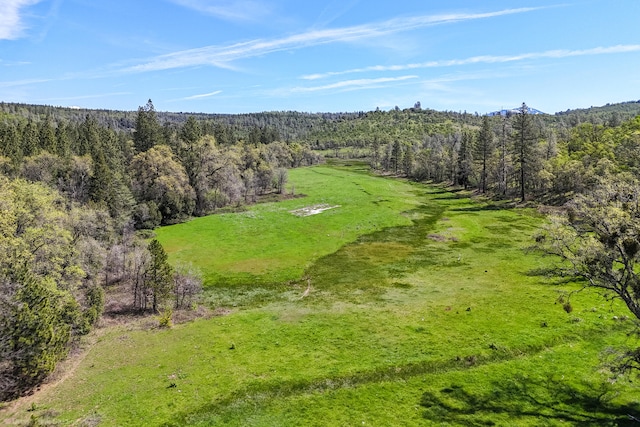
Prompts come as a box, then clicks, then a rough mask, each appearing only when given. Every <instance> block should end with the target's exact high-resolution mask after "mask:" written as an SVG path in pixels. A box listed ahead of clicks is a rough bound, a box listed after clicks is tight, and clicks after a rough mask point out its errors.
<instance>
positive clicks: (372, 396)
mask: <svg viewBox="0 0 640 427" xmlns="http://www.w3.org/2000/svg"><path fill="white" fill-rule="evenodd" d="M363 168H364V167H363V166H362V165H360V166H359V168H350V169H346V168H337V169H331V168H328V167H319V168H310V169H303V170H296V171H293V172H292V180H294V181H295V182H296V186H297V187H302V188H304V191H305V193H306V194H308V198H309V199H310V200H313V201H314V203H318V200H322V199H323V198H324V199H325V201H326V203H328V204H335V205H338V204H340V205H341V206H342V207H343V208H335V209H332V210H328V211H325V212H323V213H321V214H318V215H314V216H309V217H294V216H293V215H290V214H289V213H288V211H289V210H292V209H293V208H294V205H293V204H294V203H299V202H301V201H302V200H303V199H298V200H292V201H291V200H290V201H287V202H284V203H287V204H288V205H285V206H281V205H260V206H254V207H252V208H250V209H249V210H247V211H245V212H241V213H237V214H224V215H217V216H214V217H212V218H216V221H222V219H224V221H228V222H215V221H214V222H208V223H206V226H205V223H204V220H206V219H208V218H202V219H199V220H197V221H202V222H201V223H200V227H201V228H199V230H198V231H197V232H196V231H195V230H194V231H193V232H191V233H189V232H187V231H186V230H187V228H182V227H184V226H185V225H186V224H182V225H179V226H171V227H166V228H161V229H159V230H158V233H159V235H161V236H162V241H163V242H166V247H167V249H168V250H169V252H170V254H171V255H170V256H171V257H172V259H173V260H177V259H178V258H180V255H181V254H183V251H178V249H185V248H186V246H187V243H188V242H191V243H195V242H196V240H195V239H194V238H193V237H194V236H196V235H199V236H200V238H199V239H198V240H197V241H205V240H206V241H208V242H209V243H208V244H209V246H211V247H215V246H221V247H223V249H226V248H228V247H232V245H231V243H229V242H227V239H229V240H232V239H235V241H236V245H241V246H242V249H243V251H237V252H234V253H233V255H232V257H231V259H232V260H233V265H227V267H216V269H217V271H220V272H221V280H220V282H218V283H217V284H216V285H215V286H212V285H213V284H212V282H211V281H210V282H208V284H209V289H208V290H207V291H206V292H207V294H208V295H209V297H210V298H211V300H212V301H215V308H216V309H217V310H216V312H217V313H219V314H220V316H216V317H213V318H210V319H201V320H198V321H195V322H192V323H189V324H183V325H176V326H174V327H173V328H171V329H166V330H151V331H149V330H136V329H133V330H132V328H130V327H117V328H113V329H110V330H106V331H105V334H104V335H102V336H101V340H100V341H99V342H97V343H96V344H95V345H94V346H92V348H91V351H90V352H88V353H87V354H86V357H85V359H84V360H82V362H81V363H80V364H79V366H78V368H77V370H76V371H75V373H74V374H73V375H72V376H71V377H70V378H68V379H67V380H66V381H65V382H63V383H61V384H59V385H58V386H57V387H56V388H55V389H54V390H52V392H51V393H49V394H46V395H42V396H38V398H37V400H36V401H37V403H38V406H39V407H40V406H41V407H47V408H51V409H52V410H57V411H60V412H59V418H58V420H59V422H60V423H63V424H64V423H73V422H76V421H77V420H79V419H84V418H85V417H87V416H89V415H90V414H92V413H94V412H95V411H96V410H98V411H100V414H101V420H102V423H103V424H105V425H107V426H110V425H114V426H115V425H127V424H136V423H139V420H141V419H144V420H145V422H146V423H149V424H158V425H232V426H233V425H238V426H239V425H248V424H250V425H362V422H363V421H364V422H365V424H366V425H403V426H404V425H416V426H417V425H440V424H447V423H448V424H453V425H463V424H465V425H466V424H470V425H473V424H474V423H476V424H478V423H484V424H490V423H494V424H497V425H514V424H517V425H531V426H533V425H541V424H545V423H547V424H554V423H555V424H562V423H563V422H569V423H575V424H579V423H581V422H589V420H593V422H594V423H596V424H600V425H606V423H607V422H609V421H607V420H612V421H611V422H609V423H610V424H611V425H615V423H616V422H622V421H621V420H623V418H624V417H626V414H628V413H631V414H633V413H634V409H633V408H634V407H635V403H634V402H635V401H636V400H637V398H638V391H637V390H636V389H635V388H634V385H633V384H629V383H627V382H626V381H619V382H612V383H609V382H607V380H609V377H608V376H607V375H606V374H604V373H601V372H597V371H595V370H594V367H595V366H597V364H598V353H599V352H600V351H601V350H602V349H604V348H606V347H607V346H615V345H619V344H621V343H623V342H625V341H627V340H628V339H629V338H628V336H627V333H628V332H629V331H630V330H631V329H632V327H633V325H632V324H631V322H622V321H620V320H612V317H613V316H614V315H616V316H618V315H619V314H621V313H623V312H624V307H621V306H620V305H618V304H613V305H612V304H611V303H609V302H605V301H603V300H601V299H599V298H598V297H597V296H593V295H589V294H587V293H580V294H576V295H575V296H574V297H572V305H573V312H572V313H571V314H570V315H568V314H567V313H565V312H564V311H563V310H562V308H561V307H560V306H559V305H554V304H553V302H554V301H555V300H556V298H557V294H558V291H559V290H572V289H576V286H575V285H574V284H571V283H566V282H560V281H556V280H555V279H552V278H549V277H546V276H544V275H543V273H542V272H544V271H546V269H547V268H549V267H552V264H550V263H549V261H551V260H550V259H544V258H540V257H539V256H537V255H536V254H531V253H526V252H525V251H523V250H522V249H523V248H524V247H525V246H527V245H529V244H530V241H531V237H532V234H533V233H534V232H535V230H536V229H537V227H538V226H539V225H540V224H541V222H542V219H541V218H540V216H539V215H537V214H536V213H535V212H532V211H529V210H523V209H513V208H510V207H511V205H510V204H508V203H503V204H500V203H478V202H474V201H472V200H470V199H469V198H468V197H467V196H468V194H467V193H465V192H449V191H446V190H445V189H443V188H438V187H426V186H422V185H419V184H409V183H406V182H400V181H395V180H386V179H382V178H375V177H371V176H368V175H366V174H365V173H363ZM323 182H326V183H328V184H327V185H326V186H325V187H328V188H325V187H323V186H321V185H318V183H323ZM330 194H333V195H334V197H335V198H330ZM295 207H300V206H295ZM376 215H377V216H376ZM296 222H297V223H299V224H302V225H301V226H300V227H299V228H294V227H295V224H296ZM369 222H372V223H373V224H377V227H373V224H369ZM269 224H272V225H273V231H271V230H270V229H269V228H268V227H269ZM223 225H224V226H223ZM323 225H326V228H325V229H324V230H318V231H317V234H316V232H315V230H316V229H318V228H321V227H322V226H323ZM347 225H351V226H352V227H353V228H350V227H347ZM358 227H359V228H358ZM179 228H182V231H184V232H185V233H184V234H182V233H175V234H173V233H172V232H171V231H172V230H176V229H179ZM256 230H259V231H260V233H258V232H256ZM276 230H277V231H276ZM342 230H344V232H345V235H344V237H342V236H341V231H342ZM165 231H166V234H163V233H164V232H165ZM226 232H228V233H229V234H228V235H225V233H226ZM278 233H280V235H282V236H281V237H278ZM263 234H264V235H265V236H264V240H262V235H263ZM327 234H330V236H327ZM278 239H280V240H278ZM309 241H311V243H312V244H315V245H317V246H318V249H317V250H316V252H317V254H314V252H313V251H312V250H309V249H308V248H307V246H308V244H309V243H308V242H309ZM212 242H213V243H212ZM263 245H264V246H263ZM320 245H326V246H324V247H323V248H321V247H320ZM254 247H255V250H254V249H253V248H254ZM265 247H268V248H270V250H271V251H272V253H274V254H276V255H277V258H276V257H272V258H271V259H269V260H268V261H267V262H266V263H265V262H263V260H262V259H261V258H260V256H261V254H264V253H265V250H264V249H263V248H265ZM172 248H173V249H172ZM242 252H243V253H242ZM298 252H302V253H303V254H304V256H299V255H297V253H298ZM220 253H222V254H224V251H220ZM191 256H194V257H195V255H194V252H192V253H191ZM291 257H296V258H295V259H287V258H291ZM281 259H285V260H286V262H290V263H291V264H290V265H306V266H307V267H306V268H305V269H304V271H300V270H296V271H295V272H291V271H290V272H289V274H288V275H278V276H276V274H271V273H269V271H268V270H269V269H270V268H271V269H280V268H282V266H283V264H282V263H281V261H280V260H281ZM194 261H195V260H194ZM243 265H244V266H256V265H266V266H267V267H266V268H265V270H264V271H263V273H262V276H260V275H256V276H255V277H246V279H247V283H248V284H249V285H248V286H241V283H242V282H240V281H239V280H238V276H237V275H234V272H238V271H241V269H242V268H243ZM267 275H268V276H269V277H270V279H275V278H276V277H279V278H283V279H284V280H286V282H285V283H283V284H276V285H272V284H270V283H272V282H271V281H266V280H261V279H260V278H261V277H262V278H263V279H264V278H265V276H267ZM256 277H257V278H258V280H256ZM231 280H234V281H235V282H236V283H237V284H238V286H236V287H232V286H225V285H224V284H225V283H228V282H230V281H231ZM234 304H236V305H238V306H240V307H241V309H235V308H233V305H234ZM577 316H579V317H580V318H581V319H582V321H581V322H579V323H576V322H573V321H572V318H573V317H577ZM542 325H544V326H542ZM232 343H233V345H232ZM231 347H233V349H231ZM577 355H579V357H577ZM114 370H117V372H118V375H113V372H114ZM606 384H608V385H606ZM604 385H606V387H605V386H604ZM132 401H136V402H137V404H136V405H131V402H132ZM421 403H422V404H423V405H424V406H422V405H421ZM545 406H546V407H545ZM549 406H550V407H549ZM0 416H1V415H0Z"/></svg>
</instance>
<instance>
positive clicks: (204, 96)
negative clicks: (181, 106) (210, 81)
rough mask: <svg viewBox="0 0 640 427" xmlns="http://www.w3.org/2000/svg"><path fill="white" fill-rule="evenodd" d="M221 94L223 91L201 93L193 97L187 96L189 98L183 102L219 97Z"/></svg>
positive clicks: (185, 98)
mask: <svg viewBox="0 0 640 427" xmlns="http://www.w3.org/2000/svg"><path fill="white" fill-rule="evenodd" d="M219 93H222V91H221V90H216V91H214V92H209V93H201V94H199V95H191V96H187V97H184V98H182V100H183V101H189V100H192V99H201V98H209V97H211V96H215V95H218V94H219Z"/></svg>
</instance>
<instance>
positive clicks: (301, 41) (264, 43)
mask: <svg viewBox="0 0 640 427" xmlns="http://www.w3.org/2000/svg"><path fill="white" fill-rule="evenodd" d="M181 1H182V0H181ZM537 9H540V8H531V7H529V8H518V9H505V10H499V11H494V12H486V13H458V14H446V15H422V16H414V17H405V18H394V19H390V20H387V21H383V22H378V23H371V24H364V25H355V26H351V27H342V28H329V29H320V30H310V31H307V32H304V33H300V34H294V35H290V36H287V37H282V38H276V39H257V40H251V41H247V42H243V43H236V44H232V45H222V46H215V45H214V46H205V47H201V48H196V49H188V50H183V51H179V52H174V53H170V54H166V55H161V56H157V57H155V58H151V59H150V60H148V61H146V62H144V63H141V64H138V65H134V66H131V67H129V68H127V69H125V70H123V71H128V72H145V71H159V70H168V69H174V68H183V67H195V66H200V65H212V66H216V67H223V68H228V67H230V63H231V62H233V61H236V60H239V59H243V58H250V57H255V56H260V55H267V54H270V53H274V52H279V51H283V50H294V49H301V48H304V47H310V46H317V45H322V44H329V43H343V42H354V41H358V40H365V39H371V38H374V37H381V36H387V35H390V34H394V33H399V32H403V31H409V30H415V29H418V28H423V27H426V26H432V25H439V24H449V23H456V22H462V21H469V20H477V19H487V18H493V17H498V16H504V15H511V14H518V13H526V12H531V11H533V10H537Z"/></svg>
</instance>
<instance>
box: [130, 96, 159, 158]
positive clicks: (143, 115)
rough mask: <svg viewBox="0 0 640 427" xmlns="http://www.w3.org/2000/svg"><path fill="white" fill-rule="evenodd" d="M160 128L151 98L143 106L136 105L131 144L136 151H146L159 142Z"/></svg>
mask: <svg viewBox="0 0 640 427" xmlns="http://www.w3.org/2000/svg"><path fill="white" fill-rule="evenodd" d="M161 134H162V129H161V128H160V125H159V124H158V118H157V116H156V110H155V108H154V106H153V102H151V100H149V101H147V104H146V105H145V106H143V107H138V116H137V117H136V128H135V130H134V131H133V144H134V145H135V148H136V151H137V152H138V153H141V152H144V151H147V150H148V149H149V148H151V147H154V146H155V145H157V144H158V143H159V142H161Z"/></svg>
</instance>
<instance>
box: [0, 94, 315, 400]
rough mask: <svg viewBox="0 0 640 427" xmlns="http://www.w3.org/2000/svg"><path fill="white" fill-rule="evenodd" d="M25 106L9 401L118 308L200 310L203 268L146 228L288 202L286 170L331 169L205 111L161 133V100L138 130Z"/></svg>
mask: <svg viewBox="0 0 640 427" xmlns="http://www.w3.org/2000/svg"><path fill="white" fill-rule="evenodd" d="M26 111H27V113H28V114H23V113H24V111H18V110H14V111H8V112H6V113H5V114H3V115H2V116H0V211H1V213H0V360H1V362H0V400H6V399H10V398H13V397H16V396H19V395H20V394H22V393H24V392H26V391H28V390H30V389H31V388H32V387H34V386H35V385H37V384H38V383H40V382H41V381H42V379H43V378H45V377H46V376H47V375H48V374H49V373H50V372H51V371H52V370H53V369H54V368H55V366H56V364H57V362H58V361H59V360H61V359H62V358H64V357H65V356H66V354H67V352H68V351H69V349H70V346H71V345H72V344H73V343H74V342H75V341H76V340H77V339H78V338H79V337H80V336H82V335H84V334H86V333H87V332H89V331H90V329H91V327H92V326H93V325H94V324H95V323H96V322H97V321H98V320H99V319H100V316H101V314H102V311H103V308H104V307H105V305H111V306H113V307H116V308H115V309H116V310H119V311H125V312H153V313H158V312H161V311H163V310H165V314H164V315H163V316H162V317H161V319H163V320H162V321H161V323H162V324H165V325H166V324H168V323H169V322H170V317H171V312H170V310H172V309H183V308H189V307H191V306H192V305H193V302H194V298H195V296H196V294H197V293H198V292H199V291H200V290H201V287H202V283H201V279H200V277H199V273H198V272H197V271H195V270H194V269H193V268H190V267H189V266H176V267H175V268H174V267H172V266H171V265H169V263H168V261H167V255H166V253H165V252H164V249H163V248H162V246H161V245H160V244H159V243H158V242H157V241H156V240H151V241H150V242H148V241H147V239H145V237H148V233H147V234H140V233H139V232H136V229H148V228H153V227H156V226H158V225H161V224H170V223H174V222H177V221H182V220H184V219H186V218H188V217H190V216H192V215H205V214H208V213H210V212H212V211H215V210H216V209H219V208H221V207H225V206H228V205H234V206H237V205H241V204H244V203H252V202H255V201H256V199H257V198H258V197H260V196H261V195H263V194H266V193H269V192H278V193H283V192H284V191H285V184H286V181H287V168H291V167H298V166H302V165H309V164H313V163H316V162H318V161H319V160H320V157H319V156H318V155H316V154H315V153H313V152H312V151H311V150H310V149H309V148H308V147H307V146H305V145H302V144H299V143H295V142H291V143H285V142H280V141H279V135H278V134H277V132H276V131H274V130H273V129H272V128H270V127H263V128H258V127H254V128H252V129H251V130H250V132H249V136H250V138H249V140H246V141H245V140H232V139H230V138H233V137H232V135H233V132H232V131H230V130H229V129H228V128H227V127H225V126H224V125H220V124H218V125H216V124H213V125H212V123H210V122H200V121H198V120H197V119H196V118H195V117H193V116H190V117H188V118H187V120H186V121H184V122H183V123H182V124H181V125H177V124H171V123H169V124H165V125H162V124H161V123H160V121H159V119H158V116H157V113H156V111H155V109H154V107H153V104H152V102H151V101H149V102H148V103H147V104H146V105H145V106H142V107H140V108H139V109H138V111H137V113H136V116H135V121H134V123H133V128H132V129H122V128H121V127H120V126H119V125H121V124H122V123H124V122H123V121H124V120H127V118H126V117H125V116H123V117H118V116H117V115H115V116H110V115H109V114H105V115H99V116H98V117H100V118H97V117H96V116H94V115H92V114H87V115H85V117H84V118H83V119H82V120H81V121H76V120H70V119H71V116H70V115H69V114H70V111H69V110H61V111H57V110H56V111H51V110H50V109H49V108H46V107H45V108H43V110H42V111H43V112H44V113H45V115H44V116H41V115H37V114H36V115H34V114H31V113H32V110H26ZM34 111H35V112H38V109H37V108H36V109H35V110H34ZM60 112H62V114H59V113H60ZM54 113H55V114H54ZM54 117H55V118H54ZM105 122H106V123H107V124H106V125H105ZM116 123H117V124H119V125H118V126H112V125H114V124H116ZM219 138H220V139H222V140H223V141H224V143H220V139H219ZM111 290H114V292H111ZM115 291H117V292H115ZM112 294H114V295H115V294H117V295H125V297H124V298H126V301H123V300H118V301H111V300H110V298H111V297H110V295H112ZM120 298H122V297H120ZM166 310H169V311H166Z"/></svg>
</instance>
